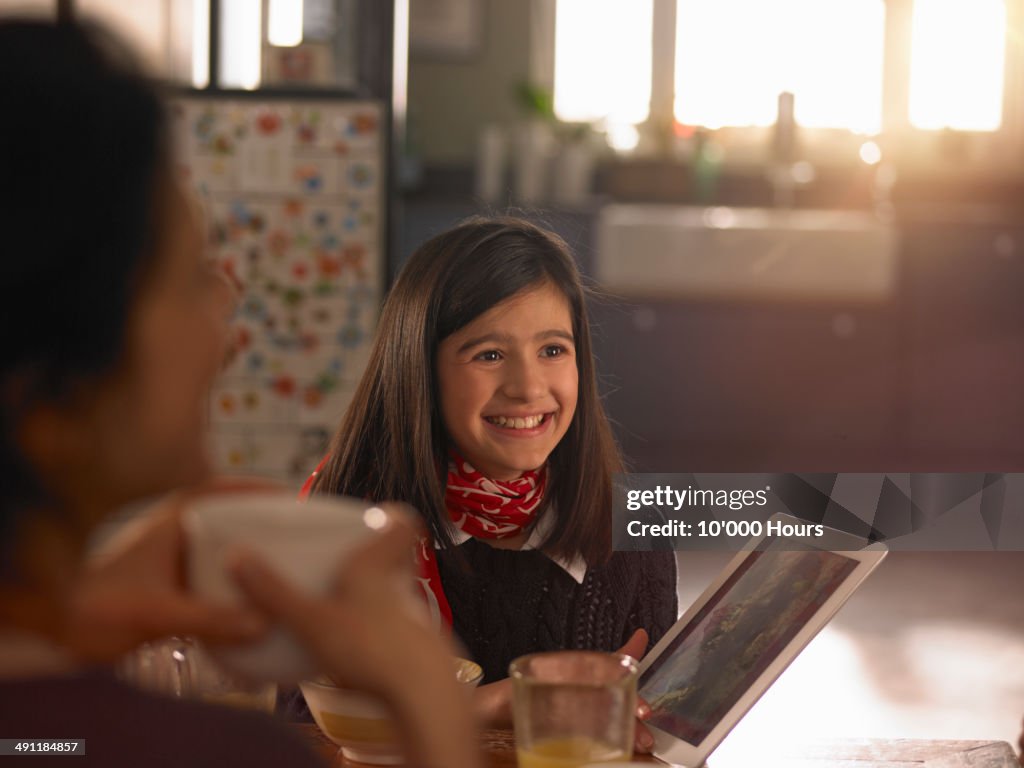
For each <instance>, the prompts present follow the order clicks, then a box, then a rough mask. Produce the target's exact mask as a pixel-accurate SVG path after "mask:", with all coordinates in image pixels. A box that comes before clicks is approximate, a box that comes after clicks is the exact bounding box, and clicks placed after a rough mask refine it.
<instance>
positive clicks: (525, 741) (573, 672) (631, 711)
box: [509, 651, 637, 768]
mask: <svg viewBox="0 0 1024 768" xmlns="http://www.w3.org/2000/svg"><path fill="white" fill-rule="evenodd" d="M509 674H510V675H511V677H512V712H513V719H514V725H515V739H516V754H517V756H518V761H519V768H580V766H584V765H589V764H591V763H609V762H619V761H625V760H629V759H631V758H632V756H633V732H634V728H635V723H636V721H635V717H636V680H637V665H636V661H634V660H633V659H632V658H631V657H629V656H626V655H624V654H619V653H600V652H597V651H553V652H550V653H534V654H530V655H528V656H521V657H519V658H518V659H516V660H515V661H513V662H512V665H511V666H510V667H509Z"/></svg>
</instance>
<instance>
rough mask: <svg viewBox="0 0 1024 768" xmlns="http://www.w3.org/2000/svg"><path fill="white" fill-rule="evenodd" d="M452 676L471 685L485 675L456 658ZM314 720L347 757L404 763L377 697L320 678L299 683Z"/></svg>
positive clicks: (384, 763) (477, 666) (387, 714)
mask: <svg viewBox="0 0 1024 768" xmlns="http://www.w3.org/2000/svg"><path fill="white" fill-rule="evenodd" d="M454 663H455V677H456V679H457V680H458V681H459V682H460V683H462V684H463V685H465V686H466V687H469V688H473V687H475V686H476V685H477V684H478V683H479V682H480V679H481V678H482V677H483V676H484V672H483V670H482V669H481V668H480V665H478V664H475V663H474V662H472V661H469V660H468V659H458V658H457V659H455V660H454ZM299 688H300V689H302V695H303V697H304V698H305V699H306V705H307V706H308V707H309V711H310V712H312V713H313V719H314V720H316V724H317V725H318V726H320V730H321V731H323V732H324V735H325V736H327V738H328V739H330V740H331V741H333V742H334V743H335V744H337V745H338V746H339V747H341V753H342V754H343V755H344V756H345V757H346V758H347V759H348V760H354V761H356V762H358V763H368V764H369V765H400V764H402V763H403V762H405V758H404V756H403V755H402V749H401V747H400V746H399V741H398V734H397V733H396V732H395V728H394V725H393V723H392V721H391V715H390V713H389V711H388V708H387V706H386V705H385V704H384V703H383V702H382V701H381V700H380V699H378V698H377V697H375V696H371V695H369V694H365V693H359V692H358V691H352V690H349V689H347V688H339V687H338V686H336V685H333V684H331V683H330V682H329V681H327V680H325V679H323V678H320V679H317V680H306V681H303V682H301V683H299Z"/></svg>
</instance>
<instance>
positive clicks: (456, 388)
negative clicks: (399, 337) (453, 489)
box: [437, 283, 579, 480]
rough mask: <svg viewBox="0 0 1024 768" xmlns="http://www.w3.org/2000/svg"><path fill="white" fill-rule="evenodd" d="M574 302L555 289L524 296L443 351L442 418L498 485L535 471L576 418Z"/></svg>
mask: <svg viewBox="0 0 1024 768" xmlns="http://www.w3.org/2000/svg"><path fill="white" fill-rule="evenodd" d="M572 327H573V326H572V316H571V314H570V312H569V304H568V301H566V298H565V297H564V296H563V295H562V293H561V292H560V291H559V290H558V289H557V288H555V287H554V286H553V285H552V284H551V283H542V284H541V285H539V286H537V287H536V288H531V289H527V290H525V291H522V292H520V293H518V294H516V295H514V296H512V297H511V298H509V299H506V300H505V301H503V302H501V303H500V304H498V305H496V306H495V307H493V308H491V309H490V310H488V311H487V312H485V313H483V314H482V315H480V316H479V317H477V318H476V319H475V320H474V321H473V322H471V323H470V324H469V325H467V326H465V327H463V328H460V329H459V330H458V331H456V332H455V333H453V334H451V335H450V336H449V337H447V338H446V339H443V340H442V341H441V343H440V345H439V346H438V353H437V375H438V383H439V389H440V397H441V413H442V417H443V419H444V425H445V429H446V430H447V432H448V435H449V437H450V438H451V439H452V441H453V442H454V443H455V446H456V447H457V448H458V449H459V452H460V453H461V454H462V455H463V456H465V457H466V459H467V460H468V461H469V463H470V464H472V465H473V466H474V467H475V468H476V469H477V470H479V471H480V472H481V473H483V474H484V475H486V476H488V477H490V478H492V479H494V480H511V479H513V478H516V477H519V476H520V475H521V474H522V473H523V472H526V471H528V470H532V469H537V468H538V467H540V466H542V465H543V464H544V462H545V461H547V459H548V456H550V455H551V452H552V451H553V450H554V449H555V446H556V445H558V442H559V441H560V440H561V439H562V437H564V436H565V433H566V431H567V430H568V429H569V425H570V424H571V423H572V419H573V415H574V414H575V412H576V399H577V396H578V390H579V374H578V371H577V367H576V345H575V340H574V338H573V333H572Z"/></svg>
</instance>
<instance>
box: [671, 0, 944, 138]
mask: <svg viewBox="0 0 1024 768" xmlns="http://www.w3.org/2000/svg"><path fill="white" fill-rule="evenodd" d="M940 1H941V0H940ZM676 25H677V27H676V100H675V116H676V120H677V121H679V122H680V123H683V124H686V125H703V126H707V127H710V128H720V127H722V126H744V125H762V126H764V125H771V124H772V123H774V122H775V118H776V114H777V109H778V106H777V105H778V95H779V93H781V92H782V91H789V92H791V93H793V94H795V97H796V99H795V114H796V120H797V122H798V123H799V124H800V125H802V126H807V127H815V128H847V129H850V130H852V131H855V132H857V133H862V134H874V133H878V132H879V130H880V129H881V123H882V60H883V57H882V51H883V45H884V39H885V3H884V2H882V0H772V2H765V1H764V0H679V2H678V5H677V11H676Z"/></svg>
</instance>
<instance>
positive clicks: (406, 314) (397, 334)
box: [314, 217, 622, 565]
mask: <svg viewBox="0 0 1024 768" xmlns="http://www.w3.org/2000/svg"><path fill="white" fill-rule="evenodd" d="M545 282H549V283H550V284H552V285H553V286H555V287H556V288H557V289H558V290H559V291H560V292H561V293H562V294H563V295H564V296H565V298H566V300H567V301H568V303H569V310H570V313H571V315H572V324H573V328H572V330H573V336H574V338H575V345H576V364H577V368H578V372H579V394H578V399H577V404H576V413H575V416H574V417H573V420H572V423H571V424H570V426H569V429H568V431H567V432H566V434H565V436H564V437H563V438H562V440H561V441H560V442H559V443H558V445H557V446H556V447H555V449H554V451H553V452H552V454H551V456H550V458H549V459H548V465H549V467H550V469H551V475H550V477H551V480H550V485H549V490H548V500H549V503H550V504H552V505H553V508H554V509H555V511H556V515H557V517H556V520H555V524H554V526H553V527H552V529H551V531H550V534H549V536H548V537H547V540H546V541H545V542H544V543H543V545H542V549H543V550H544V551H545V552H547V553H549V554H551V555H555V556H559V557H564V558H567V559H571V558H572V557H575V556H582V557H583V558H584V559H585V560H586V561H587V563H588V564H591V565H594V564H599V563H601V562H604V561H605V560H607V558H608V557H609V556H610V553H611V523H610V516H611V506H612V474H613V473H614V472H619V471H621V466H622V465H621V460H620V458H619V453H618V449H617V448H616V445H615V441H614V439H613V437H612V432H611V428H610V427H609V425H608V419H607V417H606V416H605V413H604V409H603V407H602V404H601V401H600V399H599V396H598V391H597V375H596V372H595V369H594V357H593V351H592V348H591V341H590V326H589V321H588V319H587V309H586V299H585V294H586V291H585V288H584V286H583V284H582V281H581V279H580V274H579V271H578V270H577V268H576V264H575V262H574V261H573V258H572V255H571V254H570V252H569V248H568V246H567V245H566V244H565V242H564V241H563V240H562V239H561V238H559V237H558V236H557V235H554V234H553V233H551V232H548V231H546V230H544V229H541V228H540V227H537V226H535V225H533V224H531V223H529V222H527V221H524V220H522V219H517V218H510V217H495V218H482V217H476V218H472V219H469V220H467V221H465V222H463V223H462V224H460V225H458V226H456V227H454V228H453V229H450V230H448V231H447V232H444V233H443V234H441V235H438V236H437V237H434V238H433V239H431V240H429V241H427V242H426V243H424V244H423V245H421V246H420V247H419V248H418V249H417V250H416V252H415V253H413V255H412V256H411V257H410V258H409V261H408V262H407V263H406V264H405V266H404V268H403V269H402V271H401V273H400V274H399V276H398V279H397V280H396V282H395V284H394V286H393V287H392V289H391V292H390V294H389V295H388V297H387V300H386V301H385V303H384V308H383V310H382V312H381V317H380V323H379V326H378V330H377V337H376V340H375V342H374V345H373V349H372V351H371V353H370V360H369V364H368V365H367V368H366V371H365V373H364V374H363V377H362V379H361V381H360V382H359V386H358V388H357V389H356V392H355V396H354V398H353V400H352V404H351V405H350V406H349V408H348V411H347V412H346V414H345V417H344V419H343V420H342V423H341V426H340V428H339V429H338V432H337V434H336V435H335V437H334V441H333V443H332V447H331V454H330V459H329V460H328V462H327V464H326V465H325V466H324V468H323V470H322V471H321V473H320V475H319V477H318V478H317V482H316V484H315V486H314V491H315V492H317V493H339V494H347V495H350V496H357V497H361V498H369V499H373V500H374V501H389V500H397V501H404V502H407V503H409V504H411V505H412V506H414V507H416V509H418V510H419V512H420V514H421V515H422V516H423V518H424V520H425V521H426V523H427V526H428V528H429V529H430V532H431V534H432V535H433V536H434V537H435V539H436V541H437V542H438V543H440V545H441V546H444V547H450V546H451V545H452V543H453V542H452V526H451V522H450V521H449V519H448V515H447V513H446V510H445V502H444V479H443V478H444V469H445V467H446V466H447V456H448V447H449V441H448V436H447V434H446V432H445V428H444V422H443V420H442V417H441V410H440V405H439V395H438V382H437V374H436V367H435V360H436V357H437V349H438V345H439V344H440V342H441V341H442V340H443V339H445V338H447V337H448V336H450V335H451V334H452V333H455V332H456V331H458V330H459V329H460V328H463V327H465V326H466V325H468V324H469V323H471V322H472V321H473V320H474V319H475V318H477V317H479V316H480V315H482V314H483V313H484V312H486V311H487V310H489V309H491V308H492V307H494V306H495V305H496V304H499V303H500V302H502V301H504V300H505V299H508V298H509V297H511V296H514V295H516V294H518V293H520V292H521V291H524V290H528V289H531V288H535V287H538V286H539V285H542V284H543V283H545Z"/></svg>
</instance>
